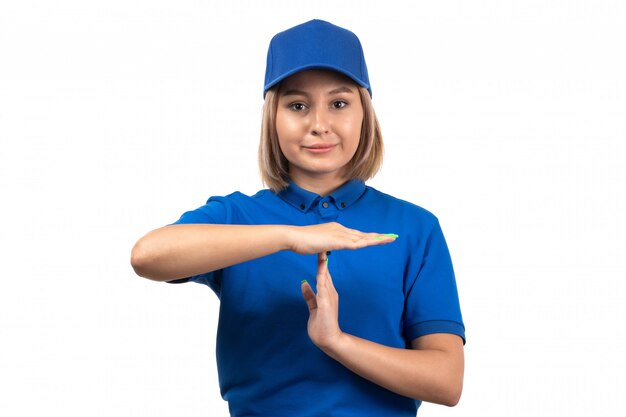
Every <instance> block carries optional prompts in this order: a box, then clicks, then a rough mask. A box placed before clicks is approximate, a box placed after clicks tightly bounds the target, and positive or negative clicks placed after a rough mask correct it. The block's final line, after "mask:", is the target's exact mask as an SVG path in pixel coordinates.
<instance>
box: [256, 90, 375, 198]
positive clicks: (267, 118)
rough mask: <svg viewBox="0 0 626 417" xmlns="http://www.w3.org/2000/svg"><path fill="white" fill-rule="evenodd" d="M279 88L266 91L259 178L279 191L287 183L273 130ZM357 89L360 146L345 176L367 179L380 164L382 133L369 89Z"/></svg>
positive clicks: (284, 162) (286, 171) (285, 166)
mask: <svg viewBox="0 0 626 417" xmlns="http://www.w3.org/2000/svg"><path fill="white" fill-rule="evenodd" d="M278 88H279V87H278V86H275V87H273V88H271V89H270V90H268V91H267V93H266V94H265V103H264V104H263V117H262V122H261V140H260V143H259V168H260V170H261V180H262V181H263V184H264V185H266V186H267V187H268V188H269V189H270V190H272V191H274V192H279V191H281V190H283V189H285V188H287V186H288V185H289V161H288V160H287V158H285V155H283V153H282V151H281V150H280V144H279V143H278V133H277V132H276V109H277V108H278ZM358 90H359V96H360V97H361V104H362V106H363V124H362V125H361V138H360V140H359V146H358V147H357V150H356V152H355V153H354V156H353V157H352V159H351V160H350V162H348V171H347V177H348V178H349V179H359V180H362V181H366V180H368V179H370V178H372V177H373V176H374V175H376V173H377V172H378V170H379V169H380V167H381V165H382V162H383V136H382V132H381V130H380V125H379V123H378V118H377V117H376V112H375V111H374V106H373V105H372V99H371V97H370V94H369V92H368V91H367V89H366V88H363V87H361V86H358Z"/></svg>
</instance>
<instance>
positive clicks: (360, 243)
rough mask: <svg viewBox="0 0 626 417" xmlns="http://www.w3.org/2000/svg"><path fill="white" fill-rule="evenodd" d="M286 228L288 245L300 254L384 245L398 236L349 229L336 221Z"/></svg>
mask: <svg viewBox="0 0 626 417" xmlns="http://www.w3.org/2000/svg"><path fill="white" fill-rule="evenodd" d="M288 230H289V233H288V247H289V249H290V250H291V251H293V252H295V253H298V254H300V255H311V254H314V253H321V252H327V251H332V250H339V249H360V248H364V247H367V246H376V245H384V244H387V243H391V242H393V241H395V240H396V238H397V237H398V235H395V234H392V233H365V232H361V231H359V230H354V229H349V228H347V227H344V226H342V225H341V224H339V223H337V222H331V223H322V224H316V225H312V226H290V227H289V228H288Z"/></svg>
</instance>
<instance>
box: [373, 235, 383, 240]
mask: <svg viewBox="0 0 626 417" xmlns="http://www.w3.org/2000/svg"><path fill="white" fill-rule="evenodd" d="M374 240H383V238H382V237H380V236H376V237H375V238H374Z"/></svg>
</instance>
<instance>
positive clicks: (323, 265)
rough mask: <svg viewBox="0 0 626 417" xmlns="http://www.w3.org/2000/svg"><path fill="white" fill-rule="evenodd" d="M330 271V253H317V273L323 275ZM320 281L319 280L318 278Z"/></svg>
mask: <svg viewBox="0 0 626 417" xmlns="http://www.w3.org/2000/svg"><path fill="white" fill-rule="evenodd" d="M327 271H328V254H327V253H326V252H320V253H318V254H317V275H318V277H319V276H320V275H323V274H324V273H326V272H327ZM318 282H319V280H318Z"/></svg>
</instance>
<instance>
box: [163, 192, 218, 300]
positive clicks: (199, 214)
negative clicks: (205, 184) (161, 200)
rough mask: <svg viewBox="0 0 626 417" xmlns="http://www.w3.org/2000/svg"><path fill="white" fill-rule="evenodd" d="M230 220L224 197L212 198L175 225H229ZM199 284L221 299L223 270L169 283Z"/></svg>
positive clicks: (183, 215) (185, 215)
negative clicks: (208, 288)
mask: <svg viewBox="0 0 626 417" xmlns="http://www.w3.org/2000/svg"><path fill="white" fill-rule="evenodd" d="M229 219H230V215H229V210H228V204H227V202H226V200H225V199H224V198H223V197H211V198H209V200H208V201H207V202H206V204H205V205H203V206H201V207H198V208H197V209H195V210H191V211H187V212H185V213H183V214H182V215H181V216H180V218H179V219H178V220H177V221H175V222H174V223H171V224H170V225H169V226H171V225H175V224H228V223H229ZM190 281H191V282H197V283H199V284H205V285H208V286H209V287H211V289H212V290H213V291H214V292H215V293H216V294H217V296H218V297H219V295H220V290H221V270H218V271H212V272H207V273H204V274H199V275H194V276H191V277H187V278H181V279H176V280H172V281H167V282H168V283H170V284H182V283H185V282H190Z"/></svg>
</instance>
